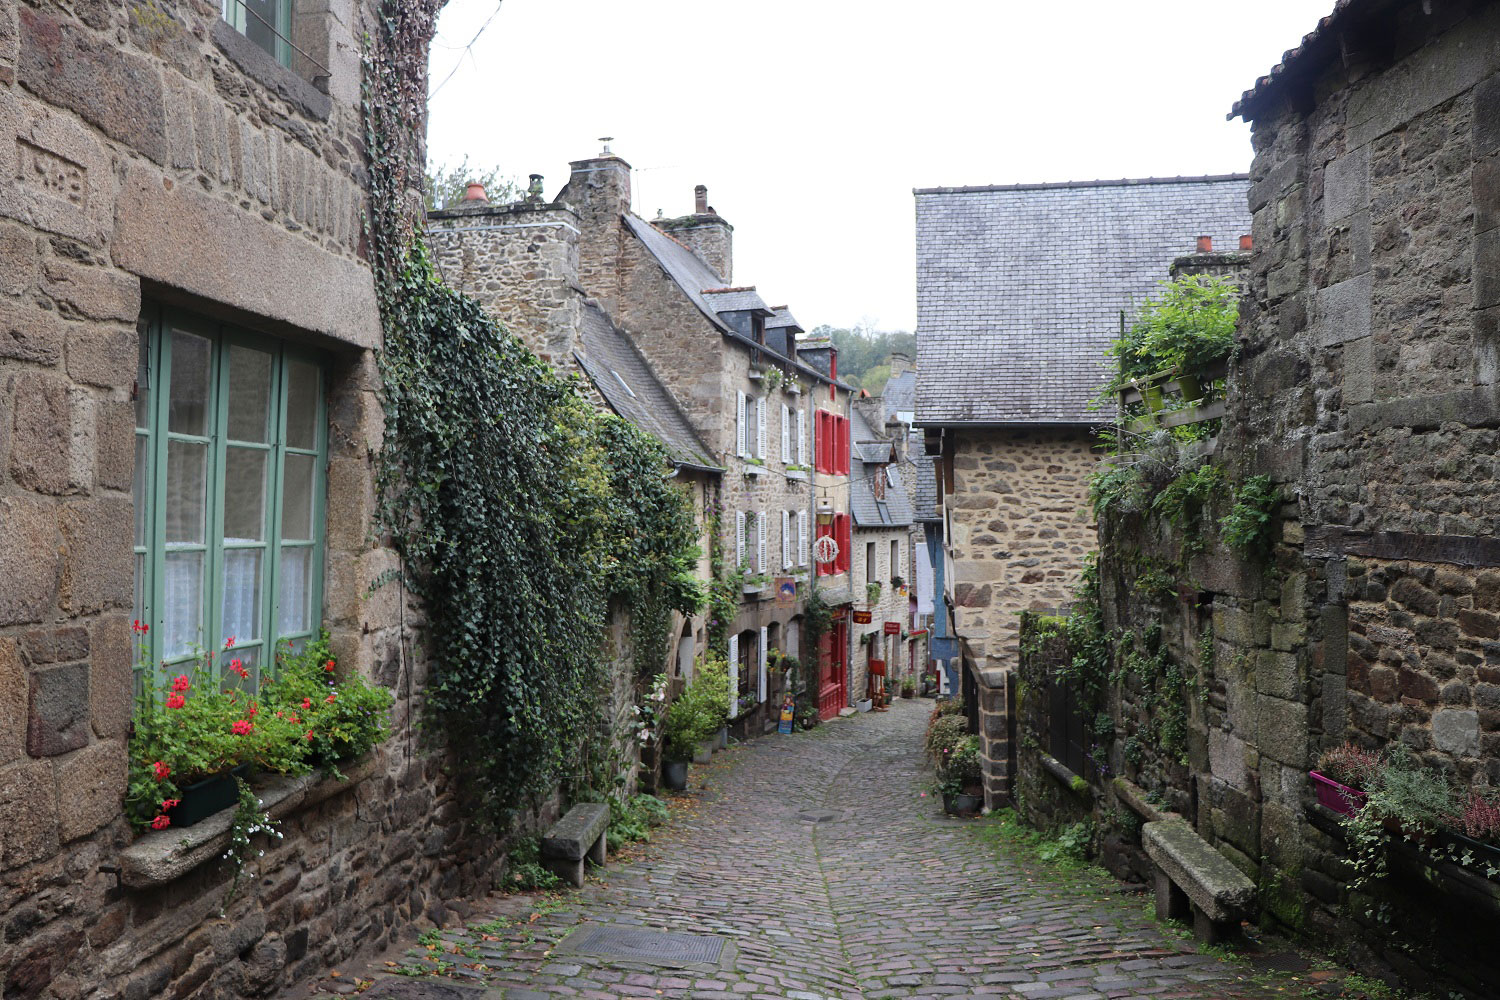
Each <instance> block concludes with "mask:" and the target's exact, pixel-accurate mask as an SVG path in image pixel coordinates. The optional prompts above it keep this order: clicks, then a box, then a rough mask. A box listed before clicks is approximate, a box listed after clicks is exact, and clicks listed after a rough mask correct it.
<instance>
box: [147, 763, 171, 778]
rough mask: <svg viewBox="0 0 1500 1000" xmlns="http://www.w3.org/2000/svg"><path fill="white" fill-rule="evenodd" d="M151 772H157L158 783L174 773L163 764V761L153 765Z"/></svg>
mask: <svg viewBox="0 0 1500 1000" xmlns="http://www.w3.org/2000/svg"><path fill="white" fill-rule="evenodd" d="M151 770H153V771H155V772H156V780H157V781H161V780H163V779H165V778H166V776H167V775H169V774H171V773H172V769H171V768H170V767H168V766H167V765H165V764H163V763H162V762H161V761H157V762H156V763H155V764H152V765H151Z"/></svg>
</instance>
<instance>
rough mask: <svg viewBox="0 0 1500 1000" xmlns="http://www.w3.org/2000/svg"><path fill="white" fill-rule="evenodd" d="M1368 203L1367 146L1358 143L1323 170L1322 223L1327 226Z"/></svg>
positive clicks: (1368, 153) (1368, 169)
mask: <svg viewBox="0 0 1500 1000" xmlns="http://www.w3.org/2000/svg"><path fill="white" fill-rule="evenodd" d="M1369 203H1370V147H1369V146H1360V147H1359V148H1357V149H1353V150H1350V151H1349V152H1347V153H1345V154H1344V155H1343V156H1341V157H1339V158H1338V159H1336V160H1333V161H1331V162H1330V163H1329V164H1328V166H1327V167H1325V168H1324V170H1323V222H1324V225H1327V224H1328V223H1331V222H1336V221H1338V220H1339V219H1342V218H1344V217H1345V216H1348V215H1351V214H1352V213H1354V212H1357V211H1359V210H1360V209H1362V208H1364V207H1366V206H1367V205H1369Z"/></svg>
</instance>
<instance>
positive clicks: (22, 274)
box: [0, 222, 37, 295]
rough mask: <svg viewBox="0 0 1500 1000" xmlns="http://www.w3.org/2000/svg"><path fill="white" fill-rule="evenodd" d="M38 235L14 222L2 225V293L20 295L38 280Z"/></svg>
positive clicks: (0, 243) (0, 272) (0, 234)
mask: <svg viewBox="0 0 1500 1000" xmlns="http://www.w3.org/2000/svg"><path fill="white" fill-rule="evenodd" d="M36 251H37V246H36V234H35V233H34V232H32V231H31V230H29V229H27V228H25V227H24V226H18V225H16V224H15V223H13V222H6V223H3V224H0V293H3V294H5V295H20V294H21V293H22V292H24V291H26V290H27V289H28V288H30V287H31V283H32V282H33V281H34V280H36V257H37V252H36Z"/></svg>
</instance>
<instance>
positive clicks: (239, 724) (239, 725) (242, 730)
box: [229, 719, 255, 736]
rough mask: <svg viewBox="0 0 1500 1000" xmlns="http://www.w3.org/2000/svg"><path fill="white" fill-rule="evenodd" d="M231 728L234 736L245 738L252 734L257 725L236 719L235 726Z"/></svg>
mask: <svg viewBox="0 0 1500 1000" xmlns="http://www.w3.org/2000/svg"><path fill="white" fill-rule="evenodd" d="M229 728H230V729H232V730H234V735H236V736H245V735H247V734H248V733H249V732H250V730H252V729H254V728H255V723H253V722H246V721H245V720H244V719H236V720H235V723H234V725H232V726H230V727H229Z"/></svg>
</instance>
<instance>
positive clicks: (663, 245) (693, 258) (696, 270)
mask: <svg viewBox="0 0 1500 1000" xmlns="http://www.w3.org/2000/svg"><path fill="white" fill-rule="evenodd" d="M625 225H626V227H627V228H628V229H629V230H630V232H631V233H632V234H634V235H635V237H636V239H638V240H640V241H641V242H642V243H644V244H645V245H646V249H647V250H650V251H651V255H652V256H653V257H655V258H656V260H657V263H659V264H661V266H662V268H663V270H665V271H666V272H667V274H668V276H669V277H671V279H672V281H673V282H675V283H676V285H677V287H678V288H680V289H682V292H683V294H685V295H686V296H687V297H688V298H689V299H690V300H692V303H693V304H694V305H695V306H697V307H698V309H699V310H700V311H701V312H702V313H703V315H704V316H706V317H708V319H709V321H710V322H712V323H713V325H714V326H715V327H717V328H718V329H719V331H720V332H721V333H723V334H724V336H726V337H728V338H730V339H731V340H736V341H739V342H740V343H741V344H744V345H746V346H748V347H753V348H756V349H758V350H764V348H763V347H762V346H761V345H759V344H757V343H756V342H755V341H753V340H751V339H750V338H749V337H746V336H744V335H742V334H740V333H738V332H736V331H735V330H734V328H733V327H731V326H730V325H729V324H728V323H726V322H725V321H724V318H723V317H722V316H720V315H719V312H720V311H729V310H727V309H726V307H725V306H723V305H720V304H717V303H715V302H713V301H710V300H711V299H713V298H715V297H716V296H718V295H722V294H725V293H715V295H705V294H704V289H707V288H722V287H724V279H723V278H721V277H719V272H717V271H715V270H714V269H713V268H712V267H709V266H708V264H707V263H706V262H705V261H704V260H703V258H702V257H699V256H698V255H697V254H695V253H693V251H692V250H689V249H688V248H687V247H686V246H684V245H683V244H681V243H679V242H677V241H676V240H674V239H672V237H670V236H668V235H667V234H666V233H664V232H662V231H661V230H660V229H657V228H656V227H655V226H653V225H652V224H651V223H649V222H647V221H646V220H645V219H640V218H637V217H636V216H634V215H626V216H625ZM750 294H751V295H754V296H755V301H756V302H759V303H760V308H763V309H767V311H768V312H769V309H768V308H767V307H766V304H765V302H764V301H763V300H762V299H761V297H760V296H759V295H756V294H755V293H754V292H753V291H752V292H751V293H750ZM783 357H785V355H783ZM787 360H789V361H791V362H792V363H793V364H795V365H796V366H797V370H798V371H799V372H800V373H801V374H803V375H807V376H810V377H812V378H816V379H818V380H820V381H822V382H825V383H827V382H832V381H833V380H832V379H830V378H829V377H828V376H827V375H824V374H823V373H822V372H819V371H818V370H817V369H815V368H811V367H809V366H808V365H806V364H803V363H801V362H799V361H797V360H796V359H795V358H788V359H787ZM835 384H837V385H838V386H839V387H841V388H843V389H848V388H849V386H847V385H845V384H844V383H843V382H838V383H835Z"/></svg>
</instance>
